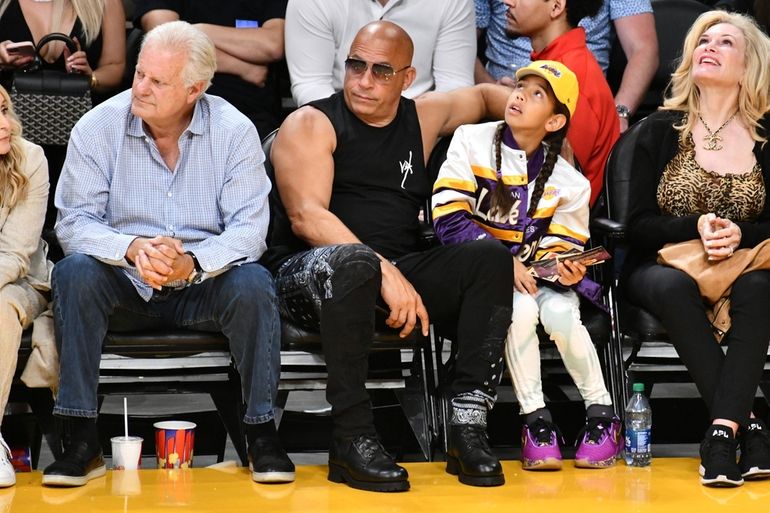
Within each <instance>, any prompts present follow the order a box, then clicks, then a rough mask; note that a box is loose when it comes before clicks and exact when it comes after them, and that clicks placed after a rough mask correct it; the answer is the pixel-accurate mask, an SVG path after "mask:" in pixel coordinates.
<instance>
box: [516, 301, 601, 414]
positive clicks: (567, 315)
mask: <svg viewBox="0 0 770 513" xmlns="http://www.w3.org/2000/svg"><path fill="white" fill-rule="evenodd" d="M539 322H540V323H542V324H543V328H544V329H545V332H546V333H548V335H550V337H551V340H553V341H554V342H555V343H556V348H557V349H558V350H559V354H560V355H561V358H562V360H563V361H564V366H565V367H566V368H567V371H568V372H569V374H570V376H572V379H573V380H574V381H575V385H576V386H577V389H578V391H579V392H580V396H581V397H582V398H583V401H584V402H585V405H586V407H588V406H590V405H592V404H601V405H606V406H610V405H611V404H612V399H611V398H610V394H609V392H607V387H606V386H605V385H604V379H603V377H602V369H601V367H600V366H599V357H598V356H597V354H596V348H595V347H594V344H593V342H591V337H590V335H589V334H588V330H586V328H585V326H583V323H582V322H581V321H580V299H579V298H578V295H577V293H575V291H573V290H565V291H557V290H554V289H551V288H548V287H539V288H538V290H537V293H536V294H535V295H527V294H522V293H520V292H519V291H517V290H514V292H513V322H512V323H511V327H510V328H509V329H508V338H507V339H506V341H505V359H506V361H507V362H508V370H509V371H510V373H511V379H512V381H513V386H514V391H515V392H516V397H517V398H518V400H519V405H520V413H521V414H527V413H532V412H533V411H535V410H537V409H539V408H544V407H545V400H544V398H543V385H542V381H541V377H540V347H539V340H538V337H537V331H536V330H537V325H538V323H539Z"/></svg>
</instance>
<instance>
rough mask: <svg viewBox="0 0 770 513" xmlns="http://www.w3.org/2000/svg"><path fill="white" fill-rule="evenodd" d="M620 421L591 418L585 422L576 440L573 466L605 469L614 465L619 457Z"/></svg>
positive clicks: (613, 418)
mask: <svg viewBox="0 0 770 513" xmlns="http://www.w3.org/2000/svg"><path fill="white" fill-rule="evenodd" d="M620 431H621V429H620V419H619V418H617V417H612V418H611V419H608V418H606V417H591V418H589V419H588V420H587V421H586V427H584V428H583V430H582V431H581V433H580V435H579V436H578V440H579V441H580V444H579V445H578V449H577V452H576V453H575V466H576V467H581V468H606V467H611V466H612V465H614V464H615V460H616V459H617V457H618V456H619V455H620V450H621V449H622V445H621V440H622V437H621V432H620Z"/></svg>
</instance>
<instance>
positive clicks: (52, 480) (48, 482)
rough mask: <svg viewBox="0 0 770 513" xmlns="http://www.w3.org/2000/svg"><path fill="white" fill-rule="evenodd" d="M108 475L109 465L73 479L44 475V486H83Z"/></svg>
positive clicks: (70, 477)
mask: <svg viewBox="0 0 770 513" xmlns="http://www.w3.org/2000/svg"><path fill="white" fill-rule="evenodd" d="M106 473H107V465H102V466H101V467H96V468H95V469H93V470H92V471H91V472H89V473H88V474H86V475H85V476H80V477H73V476H61V475H55V474H54V475H45V474H43V485H44V486H66V487H72V486H83V485H84V484H86V483H87V482H89V481H90V480H92V479H96V478H97V477H101V476H103V475H104V474H106Z"/></svg>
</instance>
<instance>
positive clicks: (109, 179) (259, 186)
mask: <svg viewBox="0 0 770 513" xmlns="http://www.w3.org/2000/svg"><path fill="white" fill-rule="evenodd" d="M264 161H265V156H264V154H263V152H262V147H261V145H260V140H259V136H258V135H257V130H256V129H255V128H254V125H253V124H252V123H251V122H250V121H249V120H248V118H246V117H245V116H244V115H243V114H241V113H240V112H238V111H237V110H236V109H235V108H234V107H233V106H232V105H230V104H229V103H227V102H226V101H225V100H223V99H221V98H219V97H217V96H211V95H206V94H204V95H202V96H201V98H200V99H199V100H198V101H197V103H196V105H195V109H194V112H193V117H192V120H191V121H190V124H189V126H188V127H187V129H186V130H185V131H184V132H183V133H182V135H181V137H180V138H179V159H178V161H177V164H176V169H174V170H169V169H168V167H167V166H166V164H165V162H164V161H163V159H162V157H161V154H160V152H159V151H158V148H157V147H156V145H155V142H154V141H153V139H152V137H151V136H150V135H149V133H147V132H146V131H145V129H144V126H143V124H142V120H141V119H140V118H138V117H136V116H134V115H133V114H131V91H130V90H129V91H125V92H123V93H121V94H119V95H117V96H115V97H113V98H111V99H110V100H108V101H106V102H104V103H102V104H101V105H99V106H97V107H95V108H94V109H92V110H91V111H90V112H89V113H88V114H86V115H85V116H83V118H82V119H81V120H80V121H79V122H78V123H77V125H75V128H74V129H73V130H72V135H71V137H70V143H69V146H68V148H67V158H66V161H65V162H64V168H63V169H62V173H61V177H60V178H59V184H58V187H57V189H56V197H55V203H56V208H58V210H59V212H58V218H57V222H56V236H57V237H58V239H59V241H60V243H61V245H62V248H63V249H64V252H65V253H66V254H72V253H82V254H86V255H91V256H93V257H95V258H98V259H99V260H101V261H103V262H105V263H108V264H111V265H115V266H120V267H123V268H124V272H125V273H126V274H127V275H128V277H129V278H130V279H131V281H132V282H133V284H134V286H135V287H136V290H137V292H138V293H139V294H140V296H141V297H142V298H144V299H145V300H149V299H150V297H152V289H151V288H150V287H149V286H148V285H147V284H146V283H144V282H143V281H142V280H141V279H140V278H139V273H138V272H137V271H136V269H135V268H134V267H133V266H132V265H130V264H129V263H128V262H127V261H126V259H125V254H126V250H127V249H128V246H129V245H130V244H131V242H132V241H133V240H134V239H135V238H136V237H154V236H157V235H166V236H170V237H175V238H177V239H179V240H181V241H182V242H183V244H184V248H185V250H187V251H192V252H193V253H194V254H195V256H196V257H197V259H198V262H199V263H200V265H201V267H202V268H203V270H204V271H205V272H206V273H207V274H208V275H209V276H211V275H215V274H217V273H220V272H223V271H224V270H226V269H228V268H229V267H231V266H233V265H237V264H244V263H248V262H255V261H257V260H258V259H259V257H260V256H261V255H262V253H263V252H264V251H265V248H266V245H265V237H266V235H267V226H268V221H269V206H268V203H267V195H268V193H269V191H270V181H269V180H268V178H267V176H266V174H265V169H264ZM181 284H183V283H176V284H174V283H170V284H169V285H170V286H174V285H181Z"/></svg>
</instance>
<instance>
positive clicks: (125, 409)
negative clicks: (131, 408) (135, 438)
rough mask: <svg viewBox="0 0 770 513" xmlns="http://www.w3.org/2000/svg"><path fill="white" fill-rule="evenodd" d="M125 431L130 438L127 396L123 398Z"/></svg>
mask: <svg viewBox="0 0 770 513" xmlns="http://www.w3.org/2000/svg"><path fill="white" fill-rule="evenodd" d="M123 431H125V432H126V438H128V400H127V399H126V398H125V397H124V398H123Z"/></svg>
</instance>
